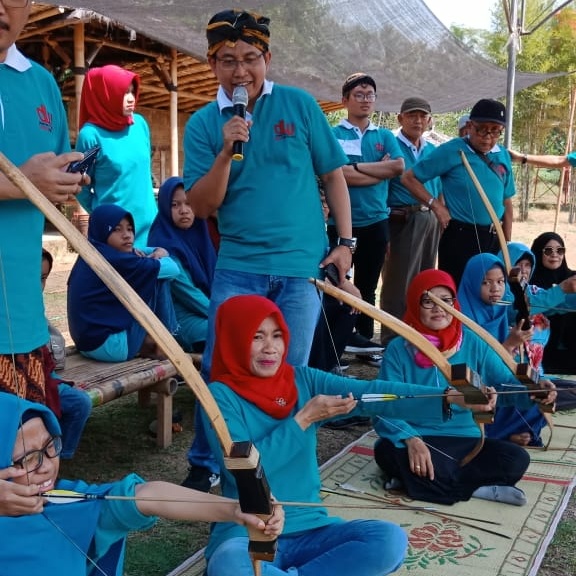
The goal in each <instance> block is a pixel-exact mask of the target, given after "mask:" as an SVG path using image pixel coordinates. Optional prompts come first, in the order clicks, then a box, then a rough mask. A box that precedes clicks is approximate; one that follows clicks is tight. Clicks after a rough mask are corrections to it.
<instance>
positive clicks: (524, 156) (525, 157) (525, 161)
mask: <svg viewBox="0 0 576 576" xmlns="http://www.w3.org/2000/svg"><path fill="white" fill-rule="evenodd" d="M527 162H528V154H524V155H523V156H522V164H526V163H527Z"/></svg>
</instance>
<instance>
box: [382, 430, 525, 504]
mask: <svg viewBox="0 0 576 576" xmlns="http://www.w3.org/2000/svg"><path fill="white" fill-rule="evenodd" d="M422 440H424V442H426V443H427V444H430V445H432V446H434V447H436V448H438V450H441V451H442V452H444V454H442V453H440V452H438V451H436V450H430V456H431V458H432V463H433V464H434V481H432V480H430V479H429V478H428V477H426V478H423V477H420V476H416V474H413V473H412V471H411V470H410V464H409V462H408V449H407V448H396V447H395V446H394V444H393V443H392V442H390V440H387V439H386V438H380V439H379V440H378V441H377V442H376V444H375V446H374V458H375V460H376V464H378V466H379V467H380V468H381V469H382V470H383V471H384V473H385V474H386V476H387V477H388V478H398V479H399V480H400V481H401V482H402V484H404V489H405V490H406V493H407V494H408V496H410V498H414V499H416V500H424V501H425V502H435V503H437V504H454V503H455V502H460V501H462V500H469V499H470V497H471V496H472V493H473V492H474V491H475V490H476V489H477V488H480V486H514V485H515V484H516V483H517V482H518V481H519V480H520V479H521V478H522V476H523V475H524V472H526V469H527V468H528V465H529V464H530V456H529V454H528V452H526V450H524V448H522V447H521V446H518V445H516V444H513V443H512V442H507V441H505V440H491V439H489V438H486V439H485V440H484V445H483V447H482V450H480V452H479V453H478V455H477V456H476V457H475V458H473V459H472V460H471V461H470V462H468V464H466V466H460V460H462V458H463V457H464V456H466V454H468V453H469V452H470V451H471V450H472V449H473V448H474V446H475V445H476V443H477V442H478V439H477V438H458V437H454V436H450V437H448V436H424V437H423V438H422ZM446 454H448V455H449V456H450V457H448V456H446Z"/></svg>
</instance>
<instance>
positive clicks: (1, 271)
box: [0, 246, 110, 576]
mask: <svg viewBox="0 0 576 576" xmlns="http://www.w3.org/2000/svg"><path fill="white" fill-rule="evenodd" d="M0 284H1V286H2V292H3V295H4V298H3V302H2V304H3V305H4V312H5V314H6V324H7V325H6V332H7V334H8V343H9V348H10V353H9V354H8V355H9V356H10V357H11V359H12V378H13V385H14V390H15V391H16V394H15V396H16V398H17V399H18V400H17V402H18V406H19V410H18V412H19V417H18V421H19V428H20V430H22V424H23V421H22V417H23V411H22V409H21V408H22V400H24V396H25V394H26V388H24V389H23V390H20V388H19V385H18V372H17V370H16V353H15V347H14V334H13V332H12V320H11V316H10V305H9V302H8V290H7V281H6V270H5V267H4V257H3V252H2V247H1V246H0ZM44 393H45V394H46V382H45V383H44ZM21 394H23V395H24V396H21ZM22 448H23V450H24V453H26V439H25V436H24V434H22ZM25 470H26V482H27V484H28V485H30V473H29V472H28V469H27V468H25ZM39 497H40V496H39ZM40 514H41V515H42V517H43V518H45V519H46V520H47V522H48V523H49V524H51V525H52V526H53V527H54V528H56V530H58V532H60V534H62V536H64V538H66V540H68V542H70V544H72V546H73V547H74V548H76V550H78V551H79V552H80V554H81V555H82V556H83V557H84V558H85V560H87V561H88V562H89V563H90V564H92V565H93V566H94V567H95V568H97V569H98V571H99V572H100V573H101V574H102V575H103V576H110V575H109V574H108V573H106V572H105V571H104V570H103V569H102V568H101V567H100V566H98V564H97V563H96V562H95V561H94V560H92V558H90V557H89V556H88V554H87V553H86V552H84V550H82V548H81V547H80V546H78V544H77V543H76V542H74V540H73V539H72V537H71V536H70V535H69V534H67V533H66V532H65V530H63V529H62V528H61V527H60V526H58V524H57V523H56V522H54V520H52V519H51V518H50V517H48V516H47V515H46V513H45V511H44V509H43V510H42V512H41V513H40Z"/></svg>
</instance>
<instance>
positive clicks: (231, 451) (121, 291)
mask: <svg viewBox="0 0 576 576" xmlns="http://www.w3.org/2000/svg"><path fill="white" fill-rule="evenodd" d="M0 170H1V171H2V172H3V173H4V174H5V175H6V177H7V178H8V179H9V180H10V181H11V182H12V184H14V185H15V186H16V187H17V188H19V189H20V190H21V191H22V193H23V194H24V195H25V196H26V198H27V199H28V200H29V201H30V202H31V203H32V204H34V206H36V208H38V209H39V210H40V211H41V212H42V213H43V214H44V216H45V217H46V218H47V219H48V220H49V221H50V222H52V224H53V225H54V226H55V227H56V228H57V229H58V230H59V232H60V233H61V234H62V236H64V238H65V239H66V240H67V241H68V242H69V244H70V245H71V246H72V247H73V248H74V250H75V251H76V252H77V253H78V255H79V256H80V257H81V258H82V259H83V260H84V261H85V262H86V263H87V264H88V265H89V266H90V267H91V268H92V270H93V271H94V272H95V274H96V275H97V276H98V277H99V278H100V280H102V282H103V283H104V284H105V285H106V286H107V287H108V288H109V289H110V291H111V292H112V293H113V294H114V295H115V296H116V298H118V300H119V301H120V302H121V303H122V304H123V305H124V307H125V308H126V309H127V310H128V311H129V312H130V313H131V314H132V316H133V317H134V318H135V319H136V320H137V321H138V322H139V323H140V325H141V326H142V327H143V328H144V329H145V330H146V332H147V333H148V334H149V335H150V336H151V337H152V338H153V339H154V341H155V342H156V343H157V345H158V346H159V347H160V348H161V350H162V351H163V352H164V354H165V355H166V356H167V358H168V359H169V360H170V361H171V362H172V364H173V365H174V366H175V367H176V369H177V370H178V373H179V374H180V375H181V376H182V378H183V379H184V381H185V382H186V384H187V385H188V386H189V387H190V389H191V390H192V392H193V393H194V395H195V396H196V398H197V399H198V401H199V402H200V404H201V405H202V407H203V408H204V411H205V412H206V415H207V416H208V419H209V420H210V422H211V424H212V426H213V428H214V431H215V433H216V436H217V437H218V440H219V442H220V445H221V446H222V450H223V452H224V455H225V458H224V462H225V464H226V467H227V468H228V469H229V470H230V471H231V472H232V474H234V476H235V478H236V480H237V484H238V493H239V499H240V506H241V508H242V510H243V511H244V512H248V513H252V514H257V515H259V516H260V517H261V518H262V519H263V520H264V521H266V520H267V519H268V518H269V517H270V516H271V515H272V513H273V504H272V502H271V498H270V489H269V487H268V483H267V481H266V477H265V475H264V472H263V470H262V467H261V464H260V455H259V454H258V451H257V450H256V448H255V447H254V445H253V444H252V443H251V442H234V441H233V440H232V438H231V436H230V433H229V431H228V428H227V426H226V423H225V421H224V417H223V415H222V412H221V411H220V408H219V407H218V404H217V403H216V401H215V400H214V397H213V396H212V394H211V393H210V391H209V389H208V386H207V385H206V383H205V382H204V380H203V379H202V377H201V376H200V374H199V373H198V371H197V370H196V368H195V367H194V364H193V363H192V360H191V358H190V356H189V355H188V354H186V352H184V350H182V348H181V347H180V345H179V344H178V342H176V340H175V339H174V337H173V336H172V334H170V332H169V331H168V330H167V329H166V327H165V326H164V325H163V324H162V322H160V320H159V319H158V318H157V317H156V315H155V314H153V313H152V312H151V310H150V308H149V307H148V306H147V304H146V303H145V302H144V301H143V300H142V298H140V296H139V295H138V294H137V293H136V292H135V291H134V289H133V288H132V287H131V286H130V285H129V284H128V283H127V282H126V280H124V278H123V277H122V276H120V274H118V272H116V270H115V269H114V268H113V267H112V266H111V265H110V263H109V262H108V261H107V260H106V259H105V258H104V257H103V256H102V255H101V254H100V252H98V250H96V248H94V246H92V244H90V242H88V240H87V239H86V238H85V237H84V236H83V235H82V234H81V233H80V232H79V231H78V230H77V229H76V228H75V227H74V226H73V225H72V224H71V223H70V222H69V221H68V220H67V219H66V217H65V216H64V215H63V214H62V213H61V212H60V211H59V210H58V209H57V208H56V207H55V206H54V205H53V204H52V203H51V202H50V201H49V200H48V199H47V198H46V197H45V196H44V195H43V194H42V193H41V192H40V191H39V190H38V189H37V188H36V187H35V186H34V185H33V184H32V182H30V180H28V179H27V178H26V177H25V176H24V174H23V173H22V172H21V171H20V170H19V169H18V168H17V167H16V166H15V165H14V164H12V163H11V162H10V161H9V160H8V159H7V158H6V156H4V154H2V153H0ZM249 535H250V544H249V552H250V554H251V558H252V562H253V565H254V572H255V574H256V576H258V575H259V574H260V565H259V562H260V560H273V559H274V555H275V550H276V540H275V539H272V538H269V537H267V536H264V535H263V534H262V533H260V532H258V531H257V530H250V529H249Z"/></svg>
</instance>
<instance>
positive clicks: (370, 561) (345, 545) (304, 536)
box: [206, 295, 463, 576]
mask: <svg viewBox="0 0 576 576" xmlns="http://www.w3.org/2000/svg"><path fill="white" fill-rule="evenodd" d="M215 330H216V340H215V347H214V356H213V360H212V372H211V380H212V383H211V384H210V392H211V393H212V394H213V396H214V398H215V400H216V402H217V403H218V405H219V406H220V409H221V410H222V412H223V415H224V418H225V419H226V423H227V424H228V428H229V430H230V433H231V435H232V439H233V440H236V441H239V440H244V441H245V440H249V441H252V442H253V443H254V445H255V447H256V448H257V450H258V452H259V453H260V456H261V462H262V467H263V469H264V471H265V473H266V476H267V479H268V483H269V484H270V488H271V491H272V493H273V494H274V496H275V497H276V498H278V499H279V500H280V501H284V500H288V501H293V502H314V503H320V502H321V498H320V488H321V482H320V473H319V471H318V462H317V458H316V443H317V438H316V431H317V429H318V427H319V426H320V425H321V424H322V423H323V422H326V421H327V420H330V419H333V418H339V417H345V416H346V415H349V414H356V415H364V416H367V415H374V414H382V415H386V416H388V417H392V416H396V415H398V416H399V417H407V416H408V414H414V415H415V417H418V418H422V419H423V420H426V421H430V422H440V421H443V420H444V415H445V408H446V406H445V401H444V398H443V397H441V396H439V397H438V398H422V399H418V398H416V399H414V400H398V401H396V402H370V403H363V402H362V401H361V400H360V401H359V399H360V398H361V396H362V394H363V393H376V392H380V393H389V392H390V393H400V394H407V393H408V394H414V395H416V396H417V395H419V394H423V393H424V392H429V389H428V388H427V387H425V386H414V385H411V384H404V383H397V382H384V381H381V380H373V381H368V382H366V381H361V380H354V379H349V378H345V377H342V376H337V375H335V374H331V373H328V372H324V371H320V370H315V369H313V368H309V367H305V366H302V367H293V366H291V365H290V364H288V363H287V362H286V354H287V351H288V344H289V338H290V336H289V333H288V328H287V326H286V322H285V321H284V317H283V316H282V313H281V312H280V309H279V308H278V307H277V306H276V304H274V303H273V302H272V301H270V300H268V299H266V298H264V297H262V296H250V295H245V296H235V297H233V298H230V299H229V300H226V301H225V302H224V303H223V304H222V305H221V306H220V307H219V309H218V311H217V315H216V325H215ZM452 398H459V400H458V402H460V403H462V402H463V398H462V396H461V395H459V394H458V393H456V391H455V390H450V391H448V392H447V397H446V399H447V400H449V401H450V402H451V401H452ZM207 431H208V435H209V440H210V443H211V445H212V448H213V450H214V452H215V453H217V454H219V453H220V450H219V449H218V448H217V440H216V437H215V436H214V433H213V430H212V429H211V428H210V427H209V426H207ZM221 464H222V493H223V494H224V495H225V496H230V497H233V498H236V497H237V496H238V493H237V489H236V482H235V480H234V478H233V477H232V476H231V475H230V473H229V472H228V471H227V470H225V468H224V465H223V463H222V462H221ZM285 513H286V524H285V528H284V532H283V533H282V535H281V536H280V538H279V540H278V552H277V554H276V558H275V560H274V562H273V565H272V566H271V565H269V564H268V565H266V564H265V566H264V567H263V572H264V573H265V574H269V575H271V576H272V575H274V576H280V575H292V574H307V575H310V576H325V575H326V574H330V575H331V576H349V575H350V574H354V575H355V576H382V575H384V574H390V573H391V572H394V571H395V570H397V569H398V568H399V566H400V565H401V564H402V560H403V558H404V554H405V552H406V546H407V538H406V535H405V534H404V532H403V530H402V529H401V528H400V527H399V526H396V525H395V524H392V523H390V522H383V521H379V520H354V521H350V522H349V521H344V520H342V519H341V518H337V517H334V516H329V515H328V511H327V510H326V509H325V508H322V507H318V508H315V507H314V508H310V507H304V506H302V507H299V506H289V507H287V508H286V511H285ZM206 558H207V561H208V569H207V574H208V576H216V575H217V576H251V575H252V574H253V570H252V566H251V563H250V560H249V557H248V554H247V534H246V531H245V530H244V529H242V528H239V529H238V528H237V527H236V526H234V525H233V524H217V525H215V526H214V527H213V528H212V531H211V534H210V541H209V544H208V547H207V549H206Z"/></svg>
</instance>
